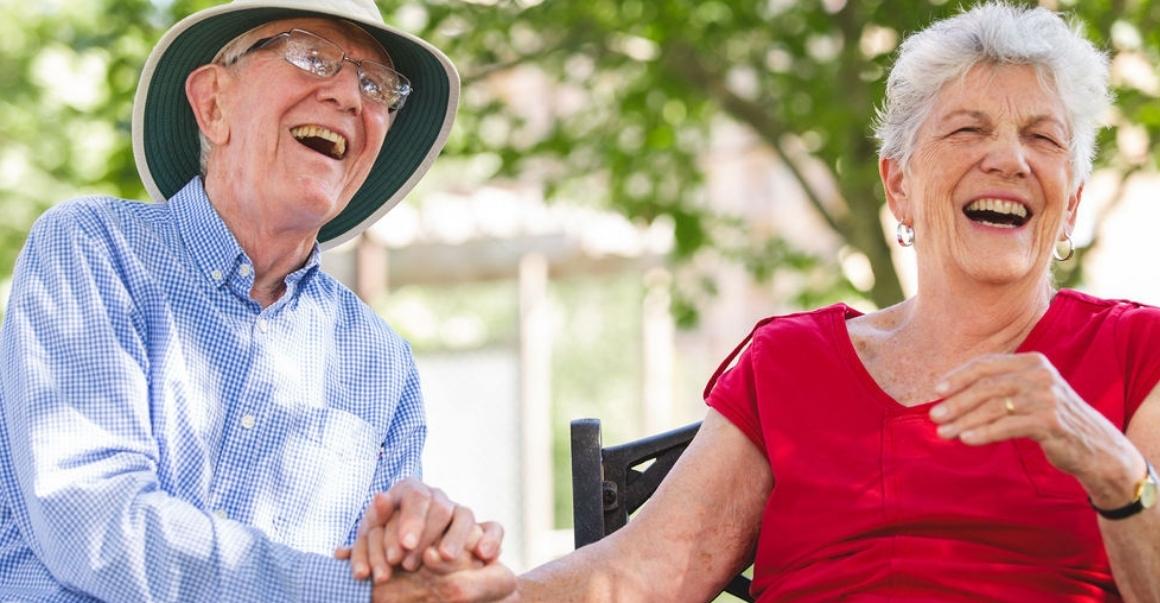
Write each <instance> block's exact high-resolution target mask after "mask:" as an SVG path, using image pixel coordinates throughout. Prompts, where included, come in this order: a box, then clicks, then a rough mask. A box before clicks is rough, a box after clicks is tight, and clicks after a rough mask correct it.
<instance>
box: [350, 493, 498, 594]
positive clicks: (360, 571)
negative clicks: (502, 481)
mask: <svg viewBox="0 0 1160 603" xmlns="http://www.w3.org/2000/svg"><path fill="white" fill-rule="evenodd" d="M502 542H503V528H502V527H501V526H500V525H499V524H498V523H495V522H484V523H479V524H477V523H476V522H475V515H474V514H473V513H472V512H471V510H470V509H468V508H467V507H462V506H459V505H456V504H455V503H453V502H452V501H451V500H450V499H448V498H447V495H446V494H444V493H443V492H442V491H441V490H439V489H438V488H431V487H429V486H427V485H425V484H423V483H422V482H420V481H419V480H417V479H414V478H407V479H405V480H403V481H400V482H399V483H397V484H395V485H394V486H393V487H392V488H391V489H390V490H388V491H387V492H385V493H379V494H376V495H375V497H374V498H373V499H372V500H371V504H370V505H369V506H368V507H367V511H366V514H365V515H364V516H363V519H362V521H360V522H359V527H358V536H357V537H356V539H355V542H354V545H353V546H352V547H350V548H346V547H343V548H339V549H338V550H336V551H335V557H337V558H339V559H348V560H350V569H351V575H352V576H353V577H354V578H355V579H356V580H367V579H370V580H371V583H372V585H373V587H374V591H373V595H372V599H373V600H375V601H378V600H391V601H400V600H417V601H428V600H437V601H500V600H505V597H509V595H511V594H512V592H513V591H514V589H515V576H514V575H513V574H512V572H511V570H509V569H508V568H506V567H504V566H503V565H502V564H500V563H499V562H498V559H499V553H500V545H501V544H502Z"/></svg>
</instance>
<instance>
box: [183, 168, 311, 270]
mask: <svg viewBox="0 0 1160 603" xmlns="http://www.w3.org/2000/svg"><path fill="white" fill-rule="evenodd" d="M169 207H170V211H172V212H173V215H174V216H175V217H176V222H177V229H178V232H179V233H180V235H181V238H182V240H183V241H185V245H186V248H188V249H189V253H190V255H192V256H193V259H194V261H195V262H196V263H197V267H198V270H199V271H200V272H201V274H202V276H203V277H204V278H205V279H206V280H207V281H208V282H209V283H210V284H211V285H213V286H215V287H220V286H222V285H223V284H225V283H226V282H227V281H228V280H229V279H230V277H231V276H232V275H233V273H234V272H235V271H237V270H238V269H239V268H240V267H241V266H247V267H252V266H253V264H252V262H250V259H249V258H248V257H247V256H246V252H245V251H244V250H243V249H242V246H241V245H240V244H238V240H237V238H235V237H234V234H233V233H232V232H230V229H229V227H227V226H226V223H225V222H224V221H223V220H222V218H221V216H220V215H218V213H217V210H216V209H214V207H213V204H212V203H210V200H209V196H208V195H206V192H205V185H204V183H203V182H202V180H201V177H200V176H195V177H194V178H193V179H192V180H190V181H189V183H188V184H186V185H185V186H184V187H183V188H182V189H181V190H179V191H177V193H176V194H174V195H173V196H172V197H170V198H169ZM318 266H319V248H318V243H317V242H315V243H314V249H312V250H311V252H310V256H309V257H308V258H307V259H306V263H305V264H304V265H303V266H302V267H301V268H299V269H298V270H295V271H294V272H291V273H290V274H288V275H287V276H286V282H287V284H288V285H291V284H299V285H301V283H300V282H299V281H301V280H302V279H304V278H305V277H307V276H308V275H310V274H313V273H314V272H316V269H317V268H318ZM243 276H245V277H248V278H251V279H252V278H253V275H252V274H245V275H243Z"/></svg>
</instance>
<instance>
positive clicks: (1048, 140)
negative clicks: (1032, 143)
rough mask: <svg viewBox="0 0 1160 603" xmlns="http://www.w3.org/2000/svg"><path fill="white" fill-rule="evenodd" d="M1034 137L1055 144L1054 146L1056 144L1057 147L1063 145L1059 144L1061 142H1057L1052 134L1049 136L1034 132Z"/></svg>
mask: <svg viewBox="0 0 1160 603" xmlns="http://www.w3.org/2000/svg"><path fill="white" fill-rule="evenodd" d="M1035 138H1036V139H1037V140H1042V141H1044V142H1047V143H1050V144H1053V145H1055V146H1057V147H1061V146H1063V145H1061V144H1060V143H1059V141H1058V140H1056V139H1055V137H1054V136H1049V135H1047V134H1036V135H1035Z"/></svg>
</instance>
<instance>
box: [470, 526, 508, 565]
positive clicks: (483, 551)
mask: <svg viewBox="0 0 1160 603" xmlns="http://www.w3.org/2000/svg"><path fill="white" fill-rule="evenodd" d="M479 527H480V528H481V530H482V534H481V535H480V537H479V540H478V541H477V542H476V543H475V544H474V545H469V546H468V548H470V549H471V550H472V551H473V552H474V553H475V556H476V557H479V558H480V559H482V560H484V561H495V560H496V559H498V558H499V551H500V547H501V545H503V526H501V525H500V524H499V523H498V522H495V521H485V522H483V523H481V524H479Z"/></svg>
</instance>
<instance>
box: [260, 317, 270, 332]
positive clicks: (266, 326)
mask: <svg viewBox="0 0 1160 603" xmlns="http://www.w3.org/2000/svg"><path fill="white" fill-rule="evenodd" d="M258 330H259V331H261V332H263V333H265V332H266V331H269V330H270V321H268V320H266V319H265V318H259V319H258Z"/></svg>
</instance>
